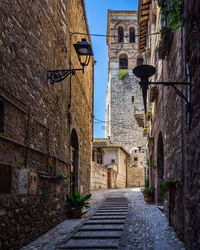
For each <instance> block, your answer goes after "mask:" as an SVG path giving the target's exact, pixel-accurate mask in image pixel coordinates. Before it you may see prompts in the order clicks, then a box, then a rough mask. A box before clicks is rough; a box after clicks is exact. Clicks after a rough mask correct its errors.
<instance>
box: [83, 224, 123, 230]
mask: <svg viewBox="0 0 200 250" xmlns="http://www.w3.org/2000/svg"><path fill="white" fill-rule="evenodd" d="M123 227H124V224H123V223H122V224H96V223H90V224H88V225H86V224H84V225H83V226H82V227H81V229H83V230H84V229H87V230H122V229H123Z"/></svg>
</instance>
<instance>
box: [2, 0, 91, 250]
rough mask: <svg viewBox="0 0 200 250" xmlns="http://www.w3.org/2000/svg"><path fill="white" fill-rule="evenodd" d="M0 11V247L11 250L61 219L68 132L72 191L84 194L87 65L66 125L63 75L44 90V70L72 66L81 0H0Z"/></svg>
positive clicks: (75, 81) (76, 80)
mask: <svg viewBox="0 0 200 250" xmlns="http://www.w3.org/2000/svg"><path fill="white" fill-rule="evenodd" d="M0 10H1V11H0V33H1V38H0V39H1V40H0V56H1V64H0V105H1V108H0V109H1V119H0V120H1V122H0V123H1V125H0V126H1V128H0V172H1V173H0V176H1V177H0V178H1V190H3V188H4V189H5V188H6V190H4V192H1V193H0V217H1V229H0V230H1V232H0V234H1V236H2V238H1V239H0V248H2V249H18V248H19V247H21V246H23V245H24V244H26V243H28V242H30V241H31V240H33V239H35V238H36V237H38V236H39V235H41V234H43V233H44V232H46V231H47V230H49V229H50V228H51V227H53V226H54V225H55V224H57V223H59V222H60V221H62V220H63V219H64V218H66V217H67V215H68V214H67V210H66V207H65V199H66V198H65V196H66V194H67V193H69V192H70V164H71V162H70V134H71V131H72V129H76V132H77V135H78V142H79V168H78V184H79V188H80V186H82V187H83V188H82V190H83V192H88V191H89V189H90V184H89V180H90V166H91V141H92V114H93V60H92V61H91V63H90V65H89V66H88V67H87V68H86V69H85V73H84V75H83V74H82V73H77V74H76V75H75V76H72V96H71V123H69V120H68V106H69V104H70V82H69V77H68V78H67V79H65V80H64V81H62V82H60V83H55V84H54V85H53V86H52V85H50V83H49V82H48V81H47V69H64V68H69V67H70V62H71V63H72V64H73V65H72V67H75V68H79V67H80V64H79V62H78V60H77V56H76V55H75V52H74V49H73V47H72V44H71V43H76V42H77V41H80V40H81V36H80V35H73V36H72V38H71V39H72V41H70V35H69V32H75V31H76V32H77V31H78V32H84V33H88V27H87V21H86V16H85V10H84V2H83V1H81V0H78V1H71V0H70V1H67V0H63V1H50V2H48V3H47V2H46V1H37V2H35V1H34V2H29V1H21V0H19V1H17V2H15V4H13V3H12V2H11V1H1V3H0ZM86 38H87V40H89V38H88V36H86ZM89 41H90V40H89ZM71 58H72V61H71ZM2 117H4V118H3V119H2ZM2 120H3V122H2ZM9 171H11V173H9ZM59 173H62V174H64V175H66V176H67V178H66V179H62V180H56V179H55V178H54V177H55V176H56V175H57V174H59ZM32 175H33V176H32ZM2 176H7V177H6V178H3V179H2ZM34 176H35V177H34ZM2 180H3V181H4V182H3V185H2ZM32 181H34V183H32ZM31 190H32V191H31Z"/></svg>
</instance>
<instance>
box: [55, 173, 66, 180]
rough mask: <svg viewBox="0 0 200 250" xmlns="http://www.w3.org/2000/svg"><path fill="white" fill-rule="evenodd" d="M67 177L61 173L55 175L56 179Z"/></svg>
mask: <svg viewBox="0 0 200 250" xmlns="http://www.w3.org/2000/svg"><path fill="white" fill-rule="evenodd" d="M67 177H68V176H67V175H64V174H62V173H60V174H57V175H56V179H66V178H67Z"/></svg>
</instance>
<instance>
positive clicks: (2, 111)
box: [0, 101, 5, 132]
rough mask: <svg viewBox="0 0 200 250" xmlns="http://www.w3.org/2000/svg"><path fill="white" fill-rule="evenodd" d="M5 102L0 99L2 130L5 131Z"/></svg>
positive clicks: (0, 130)
mask: <svg viewBox="0 0 200 250" xmlns="http://www.w3.org/2000/svg"><path fill="white" fill-rule="evenodd" d="M4 115H5V114H4V102H2V101H0V132H3V131H4Z"/></svg>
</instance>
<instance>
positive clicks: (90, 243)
mask: <svg viewBox="0 0 200 250" xmlns="http://www.w3.org/2000/svg"><path fill="white" fill-rule="evenodd" d="M118 243H119V240H117V239H96V240H95V239H70V240H69V241H67V243H66V244H65V245H63V246H62V249H77V248H80V249H91V248H92V249H94V248H97V249H99V248H100V249H112V248H114V249H116V248H117V246H118Z"/></svg>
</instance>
